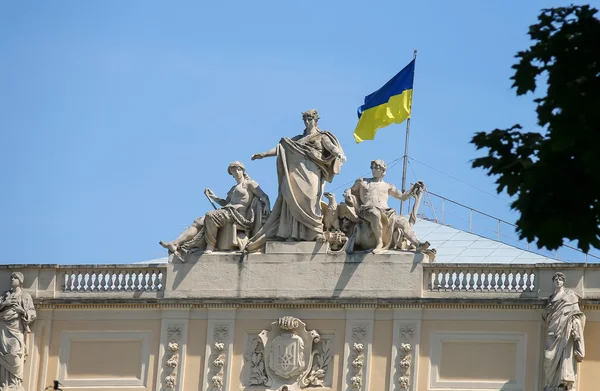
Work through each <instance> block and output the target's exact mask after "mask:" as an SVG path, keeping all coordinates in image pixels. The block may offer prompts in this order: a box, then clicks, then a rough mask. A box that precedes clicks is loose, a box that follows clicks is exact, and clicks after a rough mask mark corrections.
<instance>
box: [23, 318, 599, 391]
mask: <svg viewBox="0 0 600 391" xmlns="http://www.w3.org/2000/svg"><path fill="white" fill-rule="evenodd" d="M79 311H80V310H79ZM107 311H108V312H107ZM110 311H112V310H104V311H100V310H99V311H95V310H90V314H94V316H93V319H91V320H81V319H83V318H82V317H81V314H80V315H78V317H76V318H78V319H80V320H65V317H67V318H68V316H64V314H66V313H68V312H69V310H61V312H60V313H62V314H63V315H61V316H58V315H60V313H59V312H58V311H56V310H55V312H54V316H55V318H54V319H53V320H52V321H51V322H49V323H44V324H46V325H47V326H50V333H49V335H48V338H47V339H46V336H45V335H44V333H45V332H46V330H48V329H47V328H46V326H45V327H41V325H42V321H40V324H39V325H36V328H34V333H33V334H30V336H29V338H30V341H31V342H32V344H31V345H30V346H31V348H30V359H29V360H28V362H27V364H26V367H25V374H26V376H31V379H32V380H29V381H30V383H27V381H28V379H27V378H26V383H27V384H30V387H29V388H28V389H31V390H33V389H36V388H37V384H43V385H44V386H47V385H50V384H52V381H53V380H54V379H59V378H60V377H59V368H60V362H59V356H60V353H61V352H60V349H61V346H60V344H61V342H62V341H64V340H63V339H61V337H63V335H65V333H69V332H71V333H73V332H86V333H88V334H91V335H94V333H98V335H103V334H102V333H103V332H106V331H114V332H117V333H118V332H121V333H124V334H127V333H131V332H133V334H134V335H135V334H136V333H137V332H145V333H147V335H148V338H147V340H146V342H147V345H148V346H147V354H148V356H149V361H148V363H149V364H148V368H147V374H146V376H147V386H146V387H108V388H106V387H104V388H101V387H93V386H91V387H89V386H88V387H83V386H82V387H77V386H75V387H69V388H68V389H69V390H75V391H77V390H81V391H84V390H85V391H106V390H107V389H110V390H114V391H130V390H131V389H133V388H135V389H139V390H144V389H145V390H154V389H156V388H155V383H156V376H157V372H156V371H157V369H158V367H159V365H162V362H159V361H158V354H159V347H160V338H161V332H162V333H164V330H161V327H163V326H164V322H162V321H161V320H160V319H145V320H141V319H139V320H137V319H136V320H101V319H102V316H107V317H110V316H108V314H109V313H110ZM114 311H115V312H120V313H122V312H123V310H122V309H120V310H119V309H115V310H114ZM144 311H145V310H139V314H140V316H142V315H143V317H149V316H148V313H145V312H144ZM478 311H479V310H478ZM480 311H482V314H484V313H485V314H487V315H490V314H492V315H493V316H490V318H491V317H493V318H494V320H485V321H482V320H461V317H464V316H465V311H463V310H460V309H456V310H444V315H443V316H442V317H446V318H452V320H439V319H440V318H439V317H437V315H436V316H433V317H432V315H431V314H432V312H431V311H429V312H427V314H426V316H424V318H423V319H422V320H421V323H420V324H421V328H420V341H414V342H418V343H419V357H418V362H414V363H413V365H415V366H416V367H417V374H416V379H412V380H413V382H414V380H417V381H418V383H417V384H418V388H417V390H418V391H428V390H431V389H432V388H431V387H430V381H431V379H430V378H431V376H430V374H431V370H432V365H431V361H430V359H432V357H430V355H431V352H432V347H433V345H434V344H435V343H437V342H436V341H437V340H439V339H440V337H439V336H440V335H456V336H457V338H458V341H455V340H452V339H451V340H446V341H445V342H443V344H442V347H441V348H440V349H439V351H440V357H439V358H437V359H436V358H433V359H434V361H435V360H437V361H439V363H440V380H441V381H447V382H467V383H476V382H478V381H479V382H482V381H498V382H506V381H507V380H509V379H514V378H515V377H517V373H516V372H517V371H518V368H517V367H516V365H519V363H522V365H523V368H524V370H525V377H524V387H523V389H524V391H529V390H535V389H536V388H535V387H536V385H537V386H538V387H541V386H542V383H541V381H540V380H541V377H542V371H543V366H542V359H543V351H542V347H541V336H540V331H541V323H540V322H539V321H537V320H532V319H537V314H534V315H532V313H531V312H530V311H529V310H523V312H522V315H523V318H525V319H528V320H519V319H521V315H520V312H515V311H513V312H512V315H511V319H512V320H498V319H502V316H501V315H498V313H497V312H495V311H497V310H494V309H482V310H480ZM532 311H535V310H532ZM80 312H81V311H80ZM278 312H281V315H282V316H283V315H291V316H294V315H295V314H294V311H276V312H275V313H278ZM585 312H586V315H587V316H588V322H587V324H586V328H585V339H586V340H585V343H586V349H587V351H586V357H585V360H584V362H583V363H582V364H581V365H580V384H579V388H578V389H579V390H581V391H587V390H595V389H596V388H597V384H598V383H600V348H598V346H600V317H599V316H598V315H597V313H600V311H596V312H597V313H596V312H594V311H589V310H588V311H585ZM57 314H58V315H57ZM377 314H378V315H376V316H377V317H378V319H380V320H375V321H374V322H373V330H372V335H373V341H372V345H371V356H370V357H369V376H368V379H369V384H368V387H365V390H382V391H384V390H389V389H390V384H389V382H390V368H391V367H392V363H391V354H392V345H393V343H395V341H394V340H393V337H394V321H393V320H392V319H390V318H391V315H389V314H386V313H384V312H378V313H377ZM101 315H102V316H101ZM335 315H336V316H338V315H340V313H339V312H335ZM251 316H252V311H248V310H244V316H243V318H242V319H238V320H236V321H235V331H234V335H233V342H234V344H233V355H232V356H231V357H228V358H227V365H229V366H230V373H231V377H230V379H229V390H233V391H242V390H244V387H243V386H242V370H243V366H244V354H245V353H246V351H245V349H246V345H245V343H246V341H247V335H248V334H250V333H251V334H257V333H259V332H260V331H261V330H264V329H269V328H270V325H271V322H273V321H275V320H276V319H277V316H274V317H273V318H269V319H265V317H264V313H260V312H257V317H259V318H260V319H248V317H251ZM327 316H329V315H327ZM472 316H473V315H468V317H472ZM129 317H133V318H135V314H131V315H129ZM57 318H58V319H57ZM432 318H434V319H436V320H430V319H432ZM596 320H599V321H596ZM302 321H304V322H305V323H306V324H307V329H308V330H317V331H318V332H319V333H321V335H324V336H333V346H332V353H333V360H332V362H331V364H330V370H331V371H332V373H331V374H329V375H328V378H329V379H328V380H329V382H328V383H329V385H330V387H324V388H323V390H325V391H326V390H343V389H345V388H346V386H345V384H346V381H347V379H346V378H344V376H343V373H342V370H343V363H344V358H345V357H344V355H345V351H344V348H345V338H346V336H347V335H348V330H346V327H347V320H346V319H311V318H307V317H302ZM207 328H208V320H206V319H190V320H189V323H188V325H187V330H188V332H187V344H186V357H185V365H184V366H183V367H182V368H181V369H182V370H183V385H184V388H183V390H185V391H188V390H189V391H199V390H201V389H202V382H203V371H204V368H205V366H206V362H205V355H206V343H207V332H208V329H207ZM127 335H129V334H127ZM473 335H479V336H483V337H481V338H479V339H477V338H475V339H473V338H471V339H469V337H470V336H473ZM503 335H509V336H517V337H518V338H524V341H525V343H524V344H523V346H521V347H519V344H518V342H515V341H517V340H516V339H515V340H509V341H508V342H507V340H505V339H503V337H501V338H499V339H496V340H495V339H494V336H496V337H497V336H503ZM436 336H437V337H436ZM517 337H515V338H517ZM511 338H512V337H511ZM46 340H48V341H49V348H48V356H47V357H46V358H44V348H45V347H44V341H46ZM141 345H142V342H141V341H140V340H135V339H133V340H127V339H125V340H123V341H122V342H119V341H105V340H101V341H98V340H94V338H90V339H75V340H73V342H72V343H71V350H70V360H69V362H68V363H67V366H68V372H69V379H83V380H86V379H90V378H97V379H103V378H115V377H129V378H132V377H135V376H136V374H137V373H138V370H139V366H140V360H142V359H143V357H142V356H141V355H140V351H141V350H142V346H141ZM62 348H63V349H65V347H64V346H63V347H62ZM521 353H523V356H520V354H521ZM44 362H45V365H44ZM397 364H398V363H397V362H396V363H394V365H397ZM44 368H46V376H45V378H44V379H41V378H40V379H38V378H37V377H38V376H41V374H42V373H43V372H44ZM38 374H40V375H38ZM61 380H62V379H61ZM413 384H414V383H413ZM32 386H35V387H32ZM449 389H455V390H462V389H465V388H460V387H454V388H449ZM482 389H483V388H482ZM490 389H492V388H490ZM498 389H500V388H498ZM540 389H541V388H540Z"/></svg>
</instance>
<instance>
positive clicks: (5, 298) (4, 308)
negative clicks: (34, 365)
mask: <svg viewBox="0 0 600 391" xmlns="http://www.w3.org/2000/svg"><path fill="white" fill-rule="evenodd" d="M23 281H24V277H23V273H20V272H15V273H12V274H11V275H10V282H11V287H12V288H11V289H10V290H9V291H8V292H6V293H5V294H4V295H2V296H1V297H0V390H10V391H23V390H24V388H23V369H24V367H25V360H26V358H27V334H28V333H30V332H31V331H30V329H29V324H30V323H31V322H33V321H34V320H35V318H36V312H35V307H34V306H33V300H32V298H31V295H30V294H29V293H27V292H25V291H24V290H23Z"/></svg>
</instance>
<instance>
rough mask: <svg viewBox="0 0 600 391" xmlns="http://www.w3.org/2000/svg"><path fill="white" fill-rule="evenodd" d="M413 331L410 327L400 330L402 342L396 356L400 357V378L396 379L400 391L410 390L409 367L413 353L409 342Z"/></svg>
mask: <svg viewBox="0 0 600 391" xmlns="http://www.w3.org/2000/svg"><path fill="white" fill-rule="evenodd" d="M413 331H414V330H413V328H412V327H402V328H401V329H400V334H401V335H402V339H403V342H401V343H400V348H399V349H398V356H399V357H400V368H399V373H400V377H399V378H398V382H399V383H400V389H401V390H408V389H410V366H411V365H412V352H413V347H412V345H411V340H412V335H413Z"/></svg>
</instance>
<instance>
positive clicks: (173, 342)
mask: <svg viewBox="0 0 600 391" xmlns="http://www.w3.org/2000/svg"><path fill="white" fill-rule="evenodd" d="M180 337H181V326H179V325H169V327H168V328H167V341H168V342H167V352H166V355H165V368H164V373H165V375H166V376H165V378H164V381H165V388H166V389H167V390H174V389H175V386H176V385H177V365H179V339H180Z"/></svg>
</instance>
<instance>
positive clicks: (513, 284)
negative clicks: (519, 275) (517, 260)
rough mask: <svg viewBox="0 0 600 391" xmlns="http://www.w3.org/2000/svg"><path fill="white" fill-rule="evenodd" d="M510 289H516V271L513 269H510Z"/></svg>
mask: <svg viewBox="0 0 600 391" xmlns="http://www.w3.org/2000/svg"><path fill="white" fill-rule="evenodd" d="M508 290H509V291H514V290H516V281H515V272H514V271H511V270H509V271H508Z"/></svg>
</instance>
